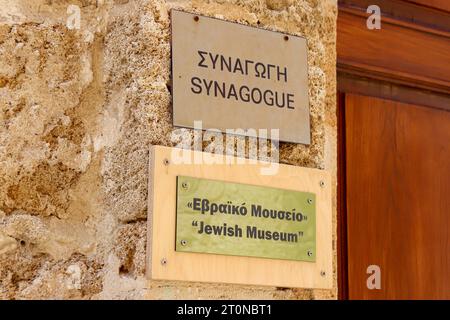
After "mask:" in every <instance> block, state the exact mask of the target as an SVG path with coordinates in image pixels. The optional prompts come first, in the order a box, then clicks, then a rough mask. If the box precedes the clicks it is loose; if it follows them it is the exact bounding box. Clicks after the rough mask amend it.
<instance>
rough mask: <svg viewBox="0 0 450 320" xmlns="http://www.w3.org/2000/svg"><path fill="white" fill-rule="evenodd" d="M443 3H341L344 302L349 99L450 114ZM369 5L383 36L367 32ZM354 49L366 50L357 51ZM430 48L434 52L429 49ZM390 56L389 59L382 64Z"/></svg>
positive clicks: (448, 17)
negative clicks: (377, 16) (391, 41)
mask: <svg viewBox="0 0 450 320" xmlns="http://www.w3.org/2000/svg"><path fill="white" fill-rule="evenodd" d="M440 1H442V2H439V0H436V1H435V4H434V6H433V5H428V4H425V2H424V3H422V4H421V2H422V1H419V0H339V1H338V7H339V11H338V22H337V90H338V92H337V108H336V110H337V126H338V145H337V147H338V152H337V163H338V165H337V168H338V169H337V177H338V191H337V280H338V298H339V299H342V300H345V299H348V298H349V292H348V288H349V283H348V253H347V201H346V199H347V195H346V190H347V188H346V146H345V141H346V139H345V119H346V118H345V95H346V94H359V95H366V96H373V97H378V98H383V99H389V100H393V101H399V102H405V103H410V104H416V105H422V106H426V107H430V108H437V109H443V110H446V111H450V58H448V57H447V56H448V52H450V24H449V23H448V21H450V11H449V10H447V4H446V3H445V1H448V0H440ZM424 4H425V5H424ZM369 5H378V6H379V7H380V8H381V13H382V19H381V23H382V29H381V30H368V29H367V27H366V19H367V17H368V16H369V14H367V13H366V9H367V7H368V6H369ZM383 25H384V26H385V28H384V27H383ZM350 28H352V29H351V31H350V30H349V29H350ZM399 34H400V35H402V34H405V37H406V35H407V36H409V37H411V36H414V39H415V41H416V42H415V47H416V48H417V50H413V51H414V52H409V49H411V42H410V41H408V39H406V40H405V41H402V37H400V38H398V37H399ZM389 38H396V39H397V38H398V39H399V40H398V43H396V44H397V45H396V46H395V47H393V46H391V45H389V41H386V42H385V41H384V40H383V39H389ZM372 41H379V43H377V44H378V45H379V47H377V49H379V50H381V53H382V54H381V53H380V52H379V51H375V50H373V48H374V46H373V43H371V42H372ZM355 44H358V46H360V47H361V48H364V50H355ZM430 45H432V46H434V47H431V48H430ZM370 48H372V49H370ZM424 48H426V49H424ZM423 50H428V51H425V52H423ZM430 50H434V51H433V57H432V58H431V59H428V58H427V55H428V53H429V52H430ZM446 53H447V56H446ZM380 54H381V55H380ZM378 55H379V56H378ZM386 56H388V57H390V59H383V57H386ZM391 57H392V59H391ZM405 61H406V62H405ZM411 66H413V67H411ZM438 69H439V70H442V69H444V70H443V72H441V73H440V75H438V76H437V75H436V72H434V70H438Z"/></svg>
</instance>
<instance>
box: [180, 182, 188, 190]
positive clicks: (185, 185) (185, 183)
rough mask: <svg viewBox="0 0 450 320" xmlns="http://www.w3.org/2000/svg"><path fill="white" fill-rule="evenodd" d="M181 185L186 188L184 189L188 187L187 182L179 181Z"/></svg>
mask: <svg viewBox="0 0 450 320" xmlns="http://www.w3.org/2000/svg"><path fill="white" fill-rule="evenodd" d="M181 187H182V188H183V189H184V190H186V189H187V188H188V184H187V182H183V183H181Z"/></svg>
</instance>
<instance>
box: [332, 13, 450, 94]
mask: <svg viewBox="0 0 450 320" xmlns="http://www.w3.org/2000/svg"><path fill="white" fill-rule="evenodd" d="M448 18H450V15H448ZM366 19H367V18H366V17H365V16H361V15H358V14H354V13H352V12H351V11H349V10H340V11H339V15H338V23H337V55H338V56H337V57H338V59H337V60H338V62H337V63H338V70H339V71H344V72H347V73H351V74H354V75H359V76H364V77H369V78H373V79H378V80H385V81H388V82H391V83H396V84H401V85H405V86H409V87H414V88H421V89H426V90H431V91H435V92H440V93H445V94H449V93H450V54H449V52H450V37H448V36H447V35H444V34H442V35H438V34H433V33H430V32H425V31H421V30H417V29H413V28H409V27H405V26H401V25H398V24H394V23H392V21H387V22H386V21H385V20H383V19H382V27H381V30H369V29H368V28H367V26H366ZM383 21H385V22H383ZM445 34H446V33H445Z"/></svg>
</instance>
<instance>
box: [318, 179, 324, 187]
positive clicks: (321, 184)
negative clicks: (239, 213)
mask: <svg viewBox="0 0 450 320" xmlns="http://www.w3.org/2000/svg"><path fill="white" fill-rule="evenodd" d="M319 185H320V186H321V187H322V188H323V187H325V182H324V181H322V180H321V181H320V182H319Z"/></svg>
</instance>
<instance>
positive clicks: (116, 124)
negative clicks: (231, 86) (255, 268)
mask: <svg viewBox="0 0 450 320" xmlns="http://www.w3.org/2000/svg"><path fill="white" fill-rule="evenodd" d="M71 4H72V5H77V6H78V7H79V8H80V9H81V10H80V17H81V23H80V28H79V29H77V28H73V29H69V28H68V23H67V22H68V19H70V17H71V16H72V13H73V11H71V9H69V11H68V6H69V5H71ZM171 8H178V9H183V10H186V11H190V12H196V13H199V14H202V15H208V16H214V17H217V18H220V19H225V20H229V21H236V22H239V23H242V24H246V25H252V26H258V27H260V28H264V29H269V30H277V31H284V32H288V33H291V34H296V35H301V36H305V37H306V38H307V39H308V47H309V48H308V63H309V66H308V68H309V70H308V73H309V93H310V105H311V130H312V144H311V145H310V146H304V145H296V144H289V143H280V161H281V162H282V163H287V164H292V165H299V166H306V167H313V168H321V169H327V170H330V171H331V172H332V173H333V179H334V182H336V117H335V104H336V94H335V93H336V86H335V85H336V71H335V70H336V52H335V38H336V30H335V29H336V21H335V20H336V14H337V10H336V0H190V1H182V0H115V1H112V0H111V1H108V0H78V1H77V0H72V1H65V0H15V1H9V0H0V54H1V59H0V299H39V298H63V299H67V298H72V299H104V298H107V299H115V298H117V299H125V298H127V299H139V298H155V299H161V298H162V299H164V298H172V299H173V298H194V299H195V298H204V299H207V298H235V299H240V298H249V299H251V298H259V299H316V298H325V299H328V298H331V299H334V298H336V294H337V292H336V291H337V290H336V288H334V289H332V290H310V289H288V288H273V287H254V286H236V285H223V284H221V285H217V284H198V283H184V282H183V283H181V282H166V281H152V282H149V281H147V280H146V279H145V276H144V273H145V258H146V256H145V250H146V248H145V245H146V232H147V230H146V219H147V179H148V172H147V163H148V146H149V145H150V144H159V145H171V144H172V143H171V141H170V135H171V132H172V129H173V128H172V125H171V122H172V119H171V105H170V103H171V96H170V9H171ZM69 26H71V25H70V24H69ZM335 194H336V190H335V188H334V195H335ZM335 198H336V197H335V196H334V200H333V202H334V204H333V208H334V213H335V211H336V210H335V208H336V205H335ZM334 215H335V214H334ZM335 225H336V223H335V219H334V226H335ZM334 229H335V227H334ZM335 238H336V237H335V235H334V237H333V239H334V241H335ZM335 247H336V246H335V245H334V248H335ZM334 266H336V261H334ZM335 283H336V281H335ZM335 287H336V284H335Z"/></svg>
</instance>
